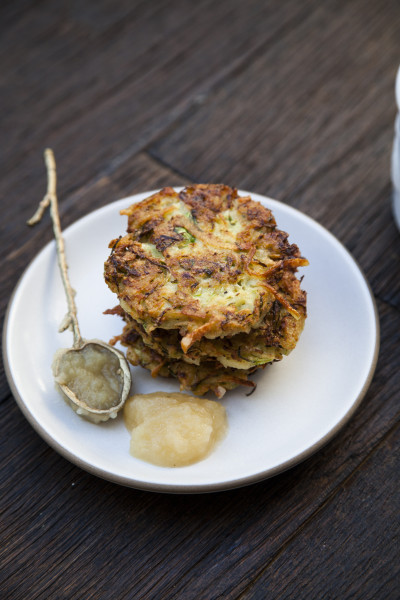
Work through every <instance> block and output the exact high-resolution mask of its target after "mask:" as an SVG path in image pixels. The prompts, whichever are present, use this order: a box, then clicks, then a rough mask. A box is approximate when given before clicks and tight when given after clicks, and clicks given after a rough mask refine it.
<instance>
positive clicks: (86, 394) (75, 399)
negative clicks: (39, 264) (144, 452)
mask: <svg viewBox="0 0 400 600" xmlns="http://www.w3.org/2000/svg"><path fill="white" fill-rule="evenodd" d="M44 158H45V163H46V167H47V193H46V195H45V196H44V198H43V200H42V201H41V202H40V204H39V207H38V209H37V211H36V213H35V214H34V215H33V217H32V218H31V219H30V220H29V221H28V225H35V224H36V223H39V221H40V220H41V218H42V217H43V214H44V212H45V210H46V208H47V207H48V206H50V215H51V219H52V221H53V230H54V235H55V238H56V245H57V257H58V265H59V267H60V272H61V278H62V282H63V285H64V289H65V294H66V296H67V302H68V312H67V314H66V316H65V318H64V320H63V322H62V323H61V326H60V329H59V331H60V332H62V331H65V330H66V329H71V330H72V332H73V335H74V343H73V348H61V349H60V350H57V352H56V354H55V356H54V361H53V373H54V378H55V382H56V384H57V386H58V388H59V389H60V390H61V392H62V394H63V396H64V398H65V399H66V400H67V401H68V402H69V404H70V405H71V407H72V408H73V409H74V410H75V411H76V412H77V413H78V414H79V415H81V416H84V417H86V418H87V419H90V420H91V421H94V422H95V423H97V422H99V421H107V420H108V419H109V418H114V417H116V416H117V412H118V411H119V410H120V409H121V408H122V406H123V405H124V403H125V400H126V398H127V397H128V394H129V391H130V387H131V373H130V370H129V365H128V363H127V361H126V359H125V357H124V355H123V354H122V353H121V352H120V351H119V350H117V349H116V348H113V347H112V346H110V345H109V344H106V343H105V342H102V341H100V340H84V339H83V338H82V336H81V333H80V330H79V325H78V318H77V310H76V305H75V300H74V295H75V292H74V290H73V289H72V287H71V284H70V282H69V278H68V267H67V262H66V258H65V249H64V239H63V236H62V233H61V225H60V217H59V214H58V202H57V193H56V186H57V174H56V162H55V159H54V154H53V151H52V150H50V149H49V148H47V149H46V150H45V153H44Z"/></svg>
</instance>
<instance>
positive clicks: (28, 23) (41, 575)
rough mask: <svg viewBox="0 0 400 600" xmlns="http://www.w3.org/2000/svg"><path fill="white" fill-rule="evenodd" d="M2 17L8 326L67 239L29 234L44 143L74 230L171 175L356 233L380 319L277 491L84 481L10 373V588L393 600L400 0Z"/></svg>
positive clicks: (144, 6)
mask: <svg viewBox="0 0 400 600" xmlns="http://www.w3.org/2000/svg"><path fill="white" fill-rule="evenodd" d="M0 15H1V18H0V23H1V29H2V35H1V38H0V47H1V70H0V73H1V79H0V81H1V83H0V85H1V100H0V101H1V106H2V108H1V112H0V118H1V120H2V131H3V133H2V155H3V157H2V176H1V183H0V185H1V203H2V219H1V244H2V255H3V261H2V268H1V272H0V277H1V285H0V297H1V310H2V314H3V315H4V312H5V310H6V306H7V303H8V301H9V298H10V295H11V292H12V290H13V288H14V286H15V284H16V282H17V280H18V278H19V276H20V275H21V273H22V271H23V269H24V268H25V267H26V266H27V264H28V263H29V261H30V260H31V259H32V258H33V257H34V256H35V254H36V253H37V252H38V251H39V250H40V249H41V248H42V247H43V245H44V243H45V242H47V241H48V240H50V239H52V231H51V225H50V222H49V219H48V218H47V220H46V222H45V224H42V226H41V227H39V228H37V229H34V230H27V228H26V226H25V221H26V220H27V219H28V218H29V217H30V216H31V213H32V211H33V209H34V208H35V206H36V203H37V201H38V200H39V199H40V198H41V197H42V195H43V192H44V170H43V162H42V151H43V149H44V147H46V146H51V147H53V148H54V150H55V153H56V156H57V159H58V165H59V169H58V173H59V193H60V198H61V199H62V201H61V207H60V211H61V219H62V222H63V225H64V227H66V226H67V225H69V224H70V223H72V222H73V221H75V220H76V219H78V218H79V217H81V216H82V215H85V214H87V213H88V212H90V211H92V210H93V209H95V208H98V207H100V206H103V205H105V204H107V203H109V202H111V201H113V200H116V199H118V198H120V197H122V196H124V195H128V194H132V193H136V192H140V191H144V190H148V189H154V188H159V187H161V186H164V185H182V184H186V183H188V182H204V181H206V182H212V181H223V182H226V183H228V184H230V185H235V186H237V187H240V188H243V189H250V190H253V191H255V192H259V193H261V194H265V195H269V196H272V197H275V198H278V199H280V200H281V201H282V202H285V203H287V204H288V205H291V206H293V207H296V208H298V209H300V210H302V211H304V212H305V213H306V214H308V215H310V216H311V217H313V218H314V219H316V220H317V221H319V222H320V223H321V224H322V225H324V226H325V227H327V228H328V229H329V230H330V231H332V232H333V234H335V235H336V236H337V237H338V238H339V240H340V241H341V242H343V244H344V245H345V246H346V247H347V248H348V249H349V250H350V251H351V252H352V253H353V255H354V257H355V258H356V260H357V261H358V262H359V264H360V265H361V267H362V269H363V271H364V272H365V274H366V276H367V278H368V280H369V282H370V284H371V286H372V289H373V293H374V295H375V299H376V303H377V306H378V311H379V316H380V325H381V351H380V357H379V361H378V366H377V370H376V374H375V377H374V380H373V382H372V385H371V387H370V389H369V391H368V393H367V395H366V397H365V399H364V401H363V403H362V404H361V406H360V408H359V409H358V410H357V412H356V414H355V416H354V417H353V418H352V419H351V421H350V422H349V423H348V425H346V426H345V427H344V428H343V430H342V431H341V432H340V433H339V434H338V435H337V436H336V437H335V438H334V439H333V441H331V442H330V443H329V444H328V445H327V446H325V447H324V448H323V449H322V450H320V451H319V452H318V453H317V454H315V455H314V456H312V457H311V458H309V459H308V460H307V461H305V462H303V463H302V464H300V465H298V466H297V467H295V468H292V469H291V470H289V471H287V472H285V473H283V474H281V475H279V476H276V477H274V478H272V479H270V480H267V481H264V482H261V483H258V484H255V485H252V486H250V487H247V488H242V489H237V490H233V491H225V492H220V493H214V494H211V495H192V496H179V495H162V494H157V493H150V492H144V491H136V490H133V489H127V488H123V487H119V486H117V485H114V484H112V483H109V482H106V481H103V480H101V479H99V478H96V477H95V476H92V475H90V474H88V473H86V472H84V471H82V470H80V469H79V468H78V467H76V466H74V465H73V464H71V463H69V462H68V461H67V460H65V459H64V458H62V457H61V456H59V455H58V454H57V453H56V452H55V451H54V450H52V449H51V448H50V447H48V446H47V444H46V443H45V442H44V441H42V439H41V438H40V437H39V436H38V435H37V434H36V432H35V431H34V430H33V429H32V428H31V426H30V425H29V424H28V422H27V421H26V420H25V418H24V417H23V416H22V413H21V412H20V410H19V408H18V407H17V405H16V403H15V401H14V399H13V397H12V395H11V393H10V390H9V387H8V384H7V381H6V378H5V375H4V373H3V372H2V374H1V384H0V385H1V423H2V442H1V450H2V477H1V507H2V508H1V514H2V520H1V532H2V536H1V546H0V554H1V567H2V568H1V583H0V597H1V598H4V599H10V600H11V599H12V600H19V599H24V600H25V599H26V598H30V600H34V599H38V598H46V599H47V598H56V599H59V598H66V599H68V600H72V599H78V598H79V599H80V598H84V599H86V600H87V599H89V598H93V599H96V600H98V599H103V598H107V599H109V598H118V599H123V598H126V599H132V598H154V599H169V598H185V599H186V598H190V599H192V598H193V599H196V600H197V599H200V598H201V599H203V598H204V599H213V598H246V600H247V599H250V598H251V599H252V598H257V599H264V598H267V599H269V600H270V599H273V598H279V599H282V598H294V599H296V600H298V599H303V598H306V599H307V600H310V599H318V600H319V599H333V598H338V599H341V600H343V599H347V598H352V599H354V598H359V599H362V600H367V599H374V600H381V599H382V600H389V599H393V600H397V599H398V598H399V597H400V591H399V590H400V586H399V583H400V582H399V530H400V529H399V508H400V502H399V482H398V474H399V466H400V465H399V449H400V448H399V446H400V438H399V422H398V416H399V383H400V376H399V332H400V310H399V309H400V261H399V255H400V236H399V232H398V231H397V229H396V227H395V224H394V221H393V218H392V212H391V183H390V176H389V174H390V153H391V144H392V138H393V123H394V118H395V112H396V111H395V103H394V93H393V90H394V79H395V73H396V70H397V67H398V64H399V58H400V53H399V50H400V44H399V42H400V7H399V4H398V2H397V0H387V1H386V2H381V1H376V0H375V1H373V0H365V1H364V0H354V1H339V0H338V1H334V0H327V1H325V2H318V1H312V0H307V1H304V2H296V1H294V0H293V1H292V0H288V1H286V2H280V1H279V0H272V1H270V2H262V1H259V0H258V1H257V0H246V1H245V2H244V1H240V0H232V1H229V0H219V1H218V2H216V1H212V0H198V1H197V2H196V3H192V4H190V3H189V2H184V0H170V1H163V0H153V1H151V2H146V1H145V0H142V1H139V0H137V1H135V2H132V1H128V0H122V1H114V0H97V1H96V2H95V1H91V2H77V1H74V2H50V0H43V1H40V2H39V1H38V0H14V2H12V3H11V2H3V3H2V4H1V8H0ZM338 376H340V373H338Z"/></svg>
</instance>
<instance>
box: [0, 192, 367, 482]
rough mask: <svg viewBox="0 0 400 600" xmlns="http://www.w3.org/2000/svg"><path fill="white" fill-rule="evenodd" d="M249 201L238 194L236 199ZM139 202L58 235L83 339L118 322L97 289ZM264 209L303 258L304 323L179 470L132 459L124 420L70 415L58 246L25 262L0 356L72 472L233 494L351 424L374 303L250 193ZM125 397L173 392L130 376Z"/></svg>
mask: <svg viewBox="0 0 400 600" xmlns="http://www.w3.org/2000/svg"><path fill="white" fill-rule="evenodd" d="M241 193H242V194H246V192H241ZM149 194H150V192H147V193H145V194H138V195H137V196H134V197H131V198H126V199H123V200H120V201H118V202H115V203H113V204H110V205H108V206H106V207H104V208H101V209H99V210H97V211H95V212H93V213H91V214H89V215H88V216H86V217H84V218H83V219H81V220H79V221H78V222H76V223H75V224H74V225H72V226H71V227H69V228H68V229H67V230H66V231H65V233H64V236H65V241H66V252H67V260H68V264H69V274H70V279H71V284H72V286H73V287H74V288H75V289H76V290H77V295H76V302H77V307H78V317H79V322H80V327H81V332H82V335H83V336H84V337H85V338H87V339H90V338H100V339H103V340H105V341H108V340H109V339H110V338H111V337H113V336H114V335H116V334H118V333H120V331H121V327H122V321H121V319H120V318H118V317H116V316H109V315H108V316H106V315H103V311H104V310H105V309H107V308H110V307H113V306H115V304H117V301H116V297H115V295H114V294H112V293H111V292H110V291H109V289H108V288H107V286H106V284H105V283H104V281H103V262H104V260H105V259H106V258H107V256H108V253H109V250H108V243H109V241H110V240H111V239H113V238H115V237H118V236H119V235H120V234H122V233H123V232H124V231H125V229H126V217H121V216H120V215H119V210H120V209H121V208H124V207H127V206H129V205H130V204H131V203H132V202H135V201H139V200H142V199H143V198H145V197H147V196H148V195H149ZM252 197H253V198H254V199H255V200H258V201H260V202H261V203H263V204H265V205H266V206H268V207H269V208H271V209H272V211H273V213H274V215H275V218H276V220H277V223H278V227H279V228H280V229H283V230H285V231H288V232H290V237H289V240H290V241H291V242H293V243H296V244H297V245H298V246H299V247H300V249H301V252H302V254H303V256H306V257H307V258H308V259H309V261H310V266H309V267H306V268H303V269H301V275H303V274H304V281H303V287H304V289H306V290H307V292H308V318H307V321H306V325H305V329H304V332H303V334H302V336H301V338H300V341H299V343H298V345H297V347H296V349H295V350H294V351H293V352H292V354H291V355H290V356H288V357H286V358H284V359H283V360H282V362H279V363H275V364H273V365H272V366H269V367H267V368H266V369H265V370H263V371H261V372H260V373H258V374H256V376H255V377H254V380H255V381H256V382H257V390H256V391H255V392H254V393H253V394H252V395H251V396H250V397H248V398H247V397H246V395H245V394H246V393H248V389H247V388H238V389H237V390H235V391H233V392H230V393H228V394H227V396H226V397H225V398H224V399H223V400H222V402H223V404H224V405H225V407H226V410H227V413H228V420H229V431H228V435H227V437H226V438H225V439H224V440H223V442H222V443H221V444H220V445H219V446H218V447H217V449H216V450H215V452H213V453H212V454H211V455H210V456H209V457H208V458H206V459H205V460H203V461H201V462H199V463H197V464H194V465H191V466H188V467H183V468H176V469H168V468H162V467H157V466H153V465H150V464H148V463H145V462H142V461H140V460H137V459H135V458H133V457H132V456H131V455H130V454H129V433H128V432H127V430H126V429H125V426H124V424H123V420H122V417H121V416H119V417H118V419H116V420H115V421H112V422H108V423H105V424H102V425H93V424H91V423H89V422H87V421H85V420H83V419H81V418H80V417H78V416H77V415H76V414H75V413H74V412H73V411H72V410H71V409H70V408H69V407H68V406H67V405H66V404H65V403H64V401H63V400H62V399H61V397H60V396H59V395H58V393H57V392H56V391H55V389H54V386H53V378H52V373H51V363H52V358H53V355H54V353H55V351H56V350H57V349H58V348H60V347H68V346H70V345H71V344H72V335H71V334H70V333H69V332H65V333H63V334H59V333H58V327H59V324H60V322H61V320H62V318H63V316H64V314H65V312H66V300H65V296H64V291H63V287H62V284H61V279H60V276H59V272H58V267H57V262H56V250H55V242H51V243H50V244H48V245H47V246H46V247H45V248H44V249H43V250H42V251H41V252H40V253H39V254H38V256H37V257H36V258H35V259H34V260H33V261H32V263H31V264H30V265H29V267H28V268H27V270H26V271H25V273H24V274H23V276H22V278H21V279H20V281H19V283H18V285H17V287H16V289H15V292H14V294H13V296H12V298H11V301H10V304H9V308H8V314H7V318H6V324H5V328H4V344H3V352H4V359H5V366H6V372H7V376H8V379H9V383H10V385H11V388H12V391H13V393H14V396H15V398H16V400H17V402H18V404H19V406H20V408H21V409H22V411H23V413H24V415H25V416H26V418H27V419H28V420H29V422H30V423H31V424H32V426H33V427H34V428H35V429H36V431H37V432H38V433H39V434H40V435H41V436H42V437H43V438H44V439H45V440H46V441H47V442H48V443H49V444H50V445H51V446H52V447H53V448H54V449H55V450H57V451H58V452H60V453H61V454H62V455H63V456H65V457H66V458H67V459H68V460H70V461H72V462H73V463H75V464H77V465H78V466H80V467H82V468H83V469H86V470H87V471H89V472H91V473H94V474H95V475H98V476H100V477H103V478H104V479H108V480H111V481H114V482H116V483H120V484H123V485H127V486H131V487H135V488H142V489H147V490H156V491H165V492H207V491H214V490H223V489H229V488H233V487H239V486H242V485H246V484H249V483H252V482H256V481H259V480H261V479H264V478H267V477H270V476H272V475H275V474H277V473H279V472H281V471H284V470H285V469H288V468H289V467H292V466H293V465H295V464H296V463H298V462H300V461H301V460H303V459H305V458H306V457H308V456H309V455H311V454H312V453H313V452H315V451H316V450H317V449H319V448H320V447H321V446H322V445H323V444H325V443H326V442H327V441H328V440H330V439H331V438H332V436H333V435H334V434H335V433H336V432H337V431H338V430H339V429H340V427H341V426H343V425H344V423H346V422H347V420H348V419H349V418H350V417H351V415H352V414H353V412H354V410H355V409H356V407H357V406H358V404H359V403H360V402H361V400H362V398H363V396H364V395H365V392H366V390H367V388H368V386H369V384H370V382H371V379H372V375H373V372H374V369H375V365H376V360H377V354H378V346H379V329H378V319H377V313H376V307H375V303H374V300H373V297H372V295H371V292H370V289H369V287H368V284H367V283H366V280H365V278H364V276H363V275H362V273H361V272H360V269H359V267H358V266H357V264H356V263H355V261H354V259H353V258H352V257H351V256H350V254H349V253H348V252H347V250H346V249H345V248H344V247H343V246H342V245H341V244H340V243H339V242H338V241H337V239H336V238H334V237H333V236H332V235H331V234H330V233H329V232H328V231H327V230H326V229H324V228H323V227H321V226H320V225H319V224H317V223H316V222H315V221H313V220H312V219H310V218H309V217H306V216H305V215H303V214H302V213H300V212H299V211H297V210H295V209H293V208H290V207H288V206H286V205H284V204H281V203H280V202H277V201H276V200H271V199H270V198H265V197H262V196H259V195H257V194H252ZM133 380H134V385H133V392H137V393H147V392H152V391H156V390H159V389H163V390H165V391H176V390H178V385H177V383H176V382H174V381H172V380H169V379H163V378H158V379H153V378H151V376H150V375H149V373H148V372H147V371H145V370H144V369H141V368H140V367H137V368H135V369H133Z"/></svg>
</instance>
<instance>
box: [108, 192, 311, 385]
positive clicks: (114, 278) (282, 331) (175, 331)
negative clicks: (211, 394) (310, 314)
mask: <svg viewBox="0 0 400 600" xmlns="http://www.w3.org/2000/svg"><path fill="white" fill-rule="evenodd" d="M121 213H122V214H125V215H127V216H128V232H127V235H125V236H124V237H121V238H119V239H117V240H113V241H112V242H111V243H110V247H111V248H112V250H111V254H110V256H109V258H108V260H107V261H106V263H105V279H106V282H107V283H108V285H109V287H110V289H111V290H112V291H114V292H116V293H117V295H118V299H119V302H120V306H121V309H122V310H121V309H120V311H119V312H120V313H121V315H122V316H123V317H124V319H125V322H126V324H125V328H124V332H123V334H122V336H121V342H122V343H123V344H124V345H126V346H127V347H128V359H129V360H131V362H133V363H134V364H142V366H146V368H150V369H151V370H152V372H153V373H155V372H158V373H159V374H161V375H168V374H169V375H171V374H172V375H173V376H175V377H177V378H178V379H179V381H180V382H181V386H182V387H183V388H184V389H192V391H195V392H196V389H197V384H194V383H193V381H194V377H195V375H191V374H189V375H188V374H187V372H188V370H189V371H190V369H191V370H197V371H198V372H199V368H200V370H201V373H202V375H204V377H202V381H204V380H206V381H208V382H209V384H206V387H207V385H208V387H207V389H213V390H214V391H216V393H217V395H219V396H220V395H221V391H222V390H223V389H231V388H232V387H235V385H238V384H239V383H242V382H243V381H246V379H247V375H248V374H249V373H250V372H253V371H254V370H255V368H257V367H260V366H264V365H265V364H268V363H270V362H272V361H274V360H280V359H281V358H282V356H283V355H285V354H288V353H289V352H290V351H291V350H292V349H293V348H294V347H295V345H296V343H297V340H298V337H299V335H300V333H301V330H302V328H303V325H304V320H305V317H306V294H305V292H303V291H302V290H301V289H300V282H299V280H298V279H297V278H296V276H295V273H296V270H297V268H298V267H300V266H305V265H307V264H308V262H307V260H306V259H304V258H302V257H301V255H300V251H299V249H298V247H297V246H296V245H294V244H289V242H288V239H287V238H288V235H287V234H286V233H285V232H283V231H280V230H279V229H277V227H276V223H275V219H274V217H273V215H272V213H271V211H270V210H268V209H267V208H265V207H264V206H262V205H261V204H259V203H258V202H255V201H253V200H252V199H251V198H250V197H249V196H246V197H242V198H241V197H239V195H238V193H237V191H236V190H234V189H232V188H230V187H227V186H224V185H194V186H190V187H187V188H185V189H184V190H182V191H181V192H177V191H175V190H173V189H172V188H164V189H163V190H161V191H160V192H158V193H157V194H154V195H152V196H151V197H149V198H147V199H146V200H143V201H142V202H139V203H137V204H133V205H132V206H131V207H130V208H128V209H126V210H123V211H121ZM161 362H162V363H163V364H162V366H159V365H160V364H161ZM182 369H184V370H185V373H184V375H182V373H183V371H182ZM179 373H181V375H179ZM193 373H194V371H193ZM199 377H200V373H199ZM235 378H236V380H237V381H236V383H235V382H234V379H235ZM211 379H212V383H211ZM228 380H229V381H228ZM229 382H230V383H231V384H232V385H231V384H230V383H229ZM203 387H204V386H203ZM197 393H199V392H197ZM201 393H204V391H202V392H201Z"/></svg>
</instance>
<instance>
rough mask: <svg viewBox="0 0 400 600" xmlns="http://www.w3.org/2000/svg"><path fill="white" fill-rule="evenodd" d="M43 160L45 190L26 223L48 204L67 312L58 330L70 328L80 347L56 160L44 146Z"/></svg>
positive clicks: (35, 219) (31, 222)
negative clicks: (61, 218) (67, 258)
mask: <svg viewBox="0 0 400 600" xmlns="http://www.w3.org/2000/svg"><path fill="white" fill-rule="evenodd" d="M44 161H45V164H46V168H47V192H46V195H45V196H44V198H43V200H42V201H41V202H40V204H39V206H38V208H37V211H36V212H35V214H34V215H33V217H32V218H31V219H29V221H27V224H28V225H30V226H33V225H36V223H39V222H40V220H41V219H42V217H43V215H44V212H45V210H46V208H47V207H48V206H50V216H51V219H52V221H53V231H54V236H55V238H56V246H57V258H58V266H59V268H60V273H61V279H62V282H63V285H64V290H65V295H66V296H67V303H68V313H67V314H66V316H65V318H64V320H63V322H62V323H61V326H60V329H59V331H65V330H66V329H72V332H73V335H74V348H80V347H81V346H82V344H83V340H82V336H81V332H80V330H79V325H78V317H77V310H76V304H75V299H74V296H75V291H74V290H73V289H72V287H71V284H70V281H69V277H68V265H67V261H66V258H65V248H64V238H63V236H62V233H61V225H60V216H59V213H58V201H57V191H56V190H57V172H56V161H55V158H54V153H53V150H51V149H50V148H46V150H45V152H44Z"/></svg>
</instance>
